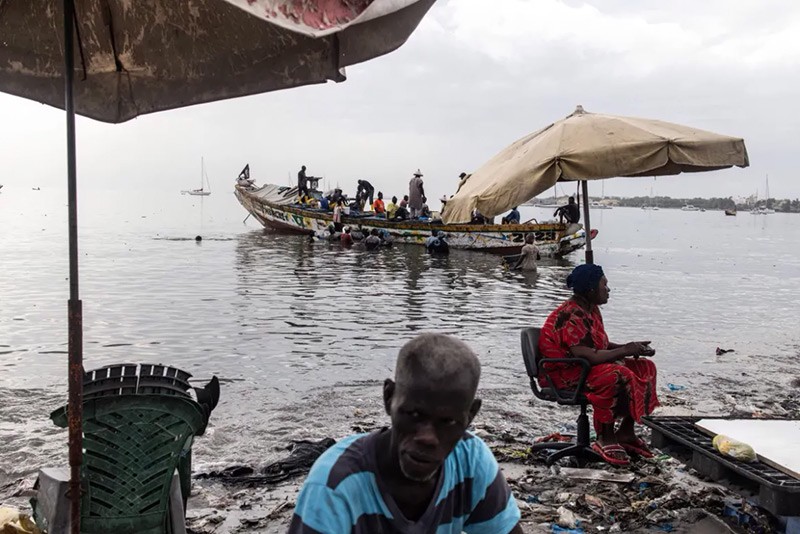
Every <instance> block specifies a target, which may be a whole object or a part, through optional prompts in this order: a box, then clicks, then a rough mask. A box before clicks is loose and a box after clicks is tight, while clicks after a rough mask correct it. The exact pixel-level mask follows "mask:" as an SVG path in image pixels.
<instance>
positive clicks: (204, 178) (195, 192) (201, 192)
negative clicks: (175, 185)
mask: <svg viewBox="0 0 800 534" xmlns="http://www.w3.org/2000/svg"><path fill="white" fill-rule="evenodd" d="M203 184H205V185H207V186H208V189H204V188H203ZM210 194H211V184H210V183H209V181H208V175H207V174H206V166H205V162H204V161H203V158H200V189H189V190H185V191H181V195H192V196H201V197H207V196H208V195H210Z"/></svg>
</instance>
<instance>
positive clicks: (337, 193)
mask: <svg viewBox="0 0 800 534" xmlns="http://www.w3.org/2000/svg"><path fill="white" fill-rule="evenodd" d="M340 200H344V195H342V190H341V189H339V188H338V187H337V188H336V189H334V190H333V194H332V195H331V205H332V206H335V205H336V204H338V203H339V201H340Z"/></svg>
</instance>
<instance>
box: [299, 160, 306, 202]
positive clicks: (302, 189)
mask: <svg viewBox="0 0 800 534" xmlns="http://www.w3.org/2000/svg"><path fill="white" fill-rule="evenodd" d="M305 193H308V177H307V176H306V166H305V165H303V166H302V167H300V172H298V173H297V194H298V195H303V194H305Z"/></svg>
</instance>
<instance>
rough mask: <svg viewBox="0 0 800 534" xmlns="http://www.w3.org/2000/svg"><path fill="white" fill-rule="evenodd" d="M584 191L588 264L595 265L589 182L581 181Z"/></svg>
mask: <svg viewBox="0 0 800 534" xmlns="http://www.w3.org/2000/svg"><path fill="white" fill-rule="evenodd" d="M581 189H582V190H583V220H584V222H585V223H586V225H585V226H586V263H594V251H593V250H592V223H591V222H590V221H589V182H588V181H587V180H581Z"/></svg>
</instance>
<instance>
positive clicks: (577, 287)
mask: <svg viewBox="0 0 800 534" xmlns="http://www.w3.org/2000/svg"><path fill="white" fill-rule="evenodd" d="M601 278H603V268H602V267H600V266H599V265H594V264H592V263H585V264H583V265H578V266H577V267H575V268H574V269H573V270H572V274H570V275H569V276H567V287H571V288H572V290H573V291H574V292H575V293H578V294H581V295H582V294H584V293H588V292H589V291H591V290H593V289H596V288H597V286H598V284H599V283H600V279H601Z"/></svg>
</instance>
